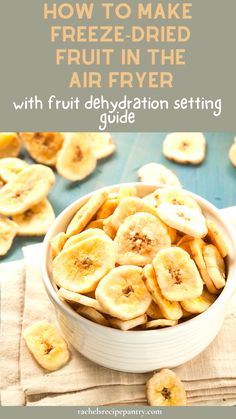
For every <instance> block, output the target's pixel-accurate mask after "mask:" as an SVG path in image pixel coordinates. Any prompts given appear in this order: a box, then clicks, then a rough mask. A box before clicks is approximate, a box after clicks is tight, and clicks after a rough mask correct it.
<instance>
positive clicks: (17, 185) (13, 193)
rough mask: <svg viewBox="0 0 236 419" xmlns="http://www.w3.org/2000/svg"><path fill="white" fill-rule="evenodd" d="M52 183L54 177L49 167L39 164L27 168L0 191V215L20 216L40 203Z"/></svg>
mask: <svg viewBox="0 0 236 419" xmlns="http://www.w3.org/2000/svg"><path fill="white" fill-rule="evenodd" d="M54 182H55V176H54V173H53V171H52V170H51V169H50V168H49V167H46V166H42V165H40V164H33V165H31V166H29V167H27V168H26V169H24V170H22V172H20V173H19V174H18V175H17V176H16V178H15V179H14V180H12V181H11V182H9V183H7V184H6V185H5V186H3V188H2V189H1V190H0V208H1V213H2V214H3V215H9V216H12V215H17V214H22V213H23V212H25V211H27V210H28V209H30V208H32V207H33V206H34V205H36V204H38V203H39V202H40V201H42V200H43V198H45V196H46V195H47V194H48V192H49V191H50V189H51V187H52V186H53V184H54Z"/></svg>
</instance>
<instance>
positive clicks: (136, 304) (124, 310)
mask: <svg viewBox="0 0 236 419" xmlns="http://www.w3.org/2000/svg"><path fill="white" fill-rule="evenodd" d="M142 277H143V272H142V269H141V268H139V267H137V266H119V267H118V268H114V269H112V270H111V271H110V272H109V273H108V274H107V275H106V276H105V277H103V278H102V280H101V281H100V282H99V284H98V286H97V288H96V291H95V295H96V299H97V300H98V302H99V303H100V304H101V306H102V307H104V309H105V310H106V312H107V313H108V314H110V315H111V316H113V317H116V318H118V319H120V320H131V319H134V318H136V317H138V316H141V315H143V314H145V313H146V310H147V309H148V307H149V305H150V304H151V301H152V298H151V296H150V294H149V292H148V290H147V288H146V286H145V283H144V281H143V279H142Z"/></svg>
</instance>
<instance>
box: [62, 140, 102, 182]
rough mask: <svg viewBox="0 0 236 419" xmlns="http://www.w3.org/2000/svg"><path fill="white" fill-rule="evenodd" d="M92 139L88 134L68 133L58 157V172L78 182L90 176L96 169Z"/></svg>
mask: <svg viewBox="0 0 236 419" xmlns="http://www.w3.org/2000/svg"><path fill="white" fill-rule="evenodd" d="M96 165H97V159H96V157H95V155H94V154H93V151H92V148H91V143H90V137H89V135H87V134H86V133H75V132H74V133H67V134H66V136H65V140H64V143H63V146H62V148H61V150H60V151H59V153H58V155H57V163H56V167H57V171H58V173H59V174H60V175H61V176H63V177H64V178H66V179H68V180H71V181H78V180H82V179H84V178H86V177H87V176H89V175H90V174H91V173H92V172H93V171H94V170H95V168H96Z"/></svg>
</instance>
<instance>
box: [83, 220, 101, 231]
mask: <svg viewBox="0 0 236 419" xmlns="http://www.w3.org/2000/svg"><path fill="white" fill-rule="evenodd" d="M89 228H99V229H100V230H103V220H101V219H99V220H93V221H90V223H88V224H87V226H86V227H85V230H88V229H89Z"/></svg>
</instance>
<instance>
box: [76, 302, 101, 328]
mask: <svg viewBox="0 0 236 419" xmlns="http://www.w3.org/2000/svg"><path fill="white" fill-rule="evenodd" d="M76 311H77V313H78V314H80V315H81V316H83V317H86V319H88V320H91V321H92V322H95V323H98V324H101V325H102V326H109V322H108V320H107V319H106V317H104V316H103V315H102V314H101V313H99V311H97V310H95V308H92V307H86V306H81V307H79V308H77V310H76Z"/></svg>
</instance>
